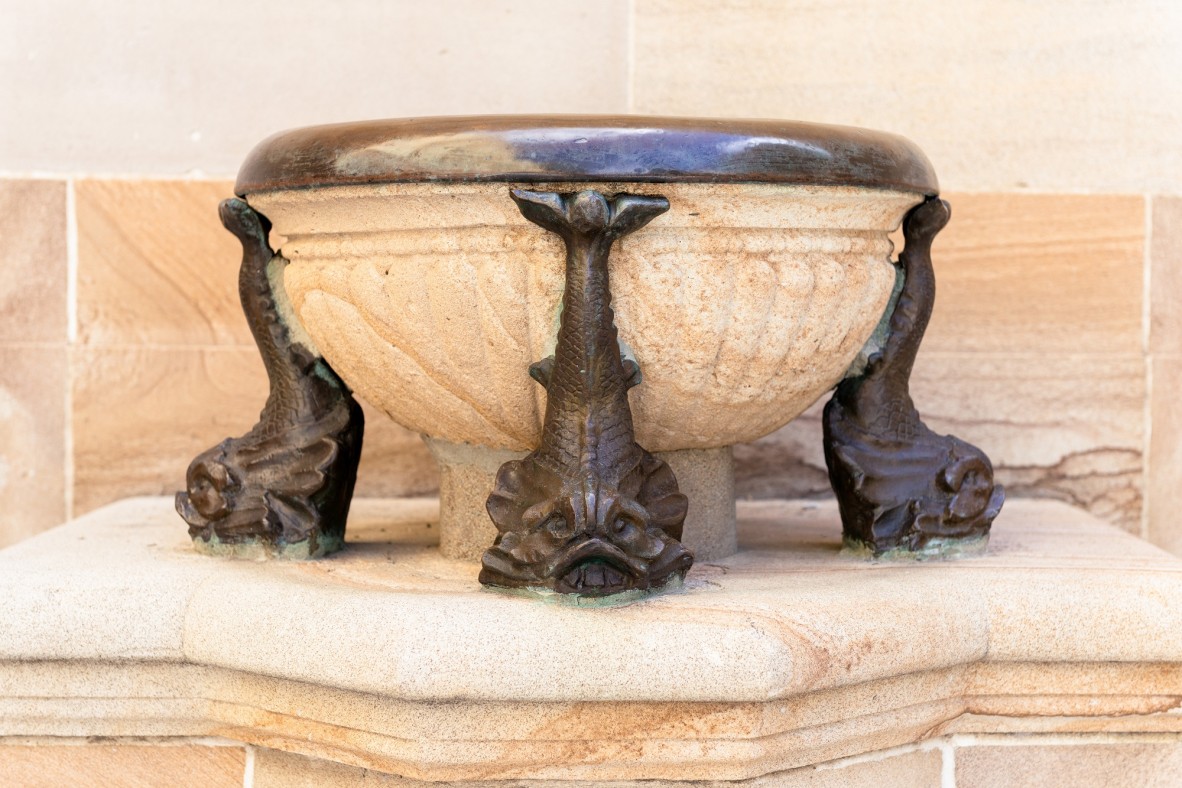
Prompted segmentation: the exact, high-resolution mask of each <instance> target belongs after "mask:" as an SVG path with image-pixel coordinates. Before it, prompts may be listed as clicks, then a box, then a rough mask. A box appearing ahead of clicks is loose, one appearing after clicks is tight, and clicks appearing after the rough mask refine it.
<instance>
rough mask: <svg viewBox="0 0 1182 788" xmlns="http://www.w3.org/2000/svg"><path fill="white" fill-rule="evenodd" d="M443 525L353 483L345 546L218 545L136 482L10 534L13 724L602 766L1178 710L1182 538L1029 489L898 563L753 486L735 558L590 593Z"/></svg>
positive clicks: (457, 766) (340, 759)
mask: <svg viewBox="0 0 1182 788" xmlns="http://www.w3.org/2000/svg"><path fill="white" fill-rule="evenodd" d="M438 532H439V528H438V502H437V501H434V500H403V501H372V500H359V501H357V502H356V504H355V506H354V512H353V515H352V522H351V524H350V530H349V545H348V549H347V550H345V551H344V552H343V553H341V554H339V555H337V556H333V557H331V558H328V559H326V560H323V561H319V562H314V563H309V564H288V563H278V562H251V561H243V560H229V559H215V558H210V557H207V556H202V555H198V554H196V553H195V552H193V550H192V548H191V546H190V545H189V543H188V537H187V534H186V530H185V528H184V525H183V524H182V523H181V522H180V521H179V520H178V519H177V518H176V515H175V513H173V512H172V510H171V501H169V500H167V499H132V500H128V501H123V502H120V503H118V504H115V505H112V506H110V507H107V508H105V509H103V510H100V511H97V512H94V513H92V514H90V515H88V516H86V517H83V518H81V519H79V520H76V521H74V522H72V523H69V524H67V525H65V526H62V527H60V528H58V529H55V530H53V531H50V532H47V533H45V534H42V535H40V536H38V537H35V538H33V539H30V540H28V541H26V542H23V543H20V544H18V545H15V546H13V547H11V548H9V549H7V550H5V551H3V552H0V593H2V594H3V597H4V599H5V600H6V603H5V605H4V606H2V607H0V737H3V738H4V739H5V743H6V742H8V741H13V740H16V739H21V740H23V739H25V738H36V739H37V740H38V741H43V740H45V739H46V738H50V739H62V740H66V739H86V738H88V737H112V738H116V739H139V738H145V737H149V738H150V737H165V738H168V737H174V738H175V737H190V738H191V737H219V740H228V741H232V742H241V743H245V744H247V745H249V746H251V747H263V748H268V749H272V750H281V751H284V752H288V753H293V754H295V755H299V756H307V757H311V758H317V759H322V760H327V761H332V762H335V763H338V764H344V765H346V766H348V767H356V768H360V769H367V770H370V771H371V772H377V773H380V774H385V775H398V776H400V777H402V778H406V779H408V780H426V781H454V782H462V781H481V780H484V781H494V782H495V781H514V780H527V779H533V780H542V781H550V782H563V781H572V782H573V781H584V783H587V784H603V783H608V784H610V781H632V780H663V781H673V782H676V781H690V780H699V781H711V780H715V781H717V780H760V778H763V777H767V776H769V775H777V774H779V773H782V772H787V771H789V770H792V769H798V768H801V767H806V766H810V765H812V764H822V763H827V762H832V761H834V760H836V759H843V758H844V759H848V758H854V759H857V758H860V757H863V756H865V757H867V758H869V757H871V756H870V755H869V754H871V753H884V752H887V753H889V752H893V751H894V750H893V749H892V748H907V747H911V746H913V745H916V744H917V743H919V746H937V745H938V743H939V742H940V741H945V740H949V741H955V740H965V741H970V742H971V741H975V739H974V738H973V737H997V736H1005V735H1021V736H1026V737H1030V736H1036V737H1037V736H1044V737H1047V736H1054V737H1060V738H1070V737H1074V736H1081V737H1083V736H1098V735H1100V734H1103V735H1106V736H1107V735H1111V736H1114V737H1116V736H1135V737H1140V738H1137V739H1136V741H1141V742H1149V743H1152V742H1153V741H1156V739H1153V738H1152V737H1155V736H1156V737H1166V738H1164V739H1163V741H1166V740H1169V741H1174V739H1173V738H1172V737H1173V734H1176V733H1178V732H1180V731H1182V715H1179V714H1178V713H1177V709H1178V707H1179V706H1180V705H1182V561H1179V559H1177V558H1175V557H1172V556H1170V555H1169V554H1167V553H1165V552H1163V551H1161V550H1158V549H1157V548H1155V547H1152V546H1151V545H1148V544H1146V543H1144V542H1142V541H1140V540H1138V539H1136V538H1134V537H1132V536H1130V535H1128V534H1126V533H1123V532H1121V531H1119V530H1117V529H1115V528H1112V527H1110V526H1107V525H1104V524H1102V523H1100V522H1098V521H1096V520H1094V519H1092V518H1091V517H1089V516H1088V515H1086V514H1084V513H1081V512H1079V511H1077V510H1075V509H1072V508H1070V507H1067V506H1065V505H1062V504H1058V503H1051V502H1036V501H1021V500H1019V501H1014V502H1012V503H1011V504H1010V505H1008V506H1007V509H1006V511H1005V512H1004V513H1003V514H1002V516H1001V518H999V520H998V522H997V524H996V525H995V532H994V537H993V539H992V542H991V545H990V552H989V553H988V555H986V556H984V557H980V558H969V559H963V560H960V561H956V562H949V563H910V564H898V563H887V562H880V563H869V562H866V561H863V560H859V559H856V558H853V557H850V556H845V555H842V554H841V552H840V547H841V536H840V533H841V531H840V527H839V524H838V517H837V513H836V510H835V507H834V506H833V505H832V504H830V503H828V502H825V503H818V502H799V501H796V502H794V501H773V502H760V503H748V504H740V508H739V544H740V548H741V549H740V551H739V552H738V553H737V554H735V555H733V556H730V557H729V558H725V559H721V560H717V561H702V562H699V563H698V564H696V565H695V566H694V568H693V570H692V571H691V572H690V574H689V576H688V577H687V580H686V583H685V585H684V588H682V589H681V590H680V591H677V592H672V593H666V594H661V595H658V596H654V597H652V598H649V599H645V600H643V601H639V602H633V603H630V604H624V605H620V606H616V607H596V608H590V609H580V608H577V607H568V606H554V605H546V604H541V603H538V602H537V601H534V600H529V599H524V598H521V597H516V596H509V595H504V594H499V593H496V592H492V591H488V590H484V589H482V588H481V587H480V586H479V584H478V583H477V581H476V574H477V566H476V564H475V563H473V562H470V561H459V560H453V559H448V558H445V557H444V556H442V555H441V554H440V552H439V549H438V547H437V546H436V542H437V538H438V536H437V535H438ZM949 737H951V738H949ZM1145 737H1150V738H1145ZM1048 741H1049V740H1048ZM925 742H926V743H927V744H924V743H925ZM1062 743H1063V742H1062V741H1060V740H1059V739H1055V740H1054V741H1050V744H1054V745H1055V746H1059V745H1060V744H1062ZM940 746H942V745H940ZM260 752H261V751H260ZM981 752H982V753H984V750H982V751H981ZM1048 752H1050V753H1051V754H1049V755H1047V757H1048V758H1053V757H1058V756H1057V755H1055V754H1054V753H1055V752H1057V751H1054V752H1052V751H1051V750H1048ZM874 757H879V756H874ZM917 757H918V756H917ZM980 757H981V758H985V757H986V755H985V754H982V755H981V756H980ZM999 757H1000V756H999ZM920 760H922V759H920ZM978 760H980V759H978ZM978 767H979V764H977V763H976V762H970V761H969V760H966V761H965V765H964V768H965V769H966V770H970V769H974V768H978ZM960 768H961V766H960V761H959V760H958V761H957V763H956V769H957V771H958V773H959V771H960ZM979 768H986V767H983V766H982V767H979ZM769 780H771V778H769ZM764 782H765V781H761V782H759V784H764ZM543 784H545V783H543ZM766 784H769V785H770V784H775V782H774V780H771V781H770V782H767V783H766ZM809 784H811V783H809ZM916 784H921V783H916ZM922 784H929V783H927V782H924V783H922Z"/></svg>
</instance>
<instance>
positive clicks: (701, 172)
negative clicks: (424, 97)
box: [235, 115, 939, 196]
mask: <svg viewBox="0 0 1182 788" xmlns="http://www.w3.org/2000/svg"><path fill="white" fill-rule="evenodd" d="M564 181H572V182H600V183H602V182H626V183H627V182H631V183H671V182H676V183H773V184H792V185H800V184H808V185H817V186H853V187H862V188H872V189H889V190H897V191H904V192H915V193H918V194H923V195H934V194H936V193H938V191H939V184H938V182H937V180H936V174H935V172H934V170H933V169H932V165H931V163H930V162H929V161H928V160H927V157H926V156H924V154H923V151H921V150H920V149H919V148H918V147H917V146H916V145H915V144H914V143H912V142H911V141H909V140H907V139H904V138H903V137H900V136H897V135H895V134H888V133H885V132H881V131H870V130H867V129H858V128H853V127H849V126H827V125H821V124H816V123H803V122H799V121H783V120H735V119H729V118H728V119H723V118H668V117H647V116H641V115H484V116H479V115H477V116H465V117H459V116H457V117H428V118H404V119H398V120H374V121H363V122H360V123H340V124H333V125H327V126H309V127H306V128H301V129H294V130H291V131H283V132H280V133H278V134H275V135H274V136H272V137H269V138H268V139H266V140H263V141H262V142H261V143H259V144H258V145H257V146H256V147H255V148H254V150H252V151H251V152H250V154H249V155H248V156H247V158H246V161H245V163H243V165H242V169H241V170H239V172H238V182H237V184H236V185H235V191H236V192H237V193H238V194H239V195H240V196H248V195H250V194H253V193H256V192H263V191H275V190H284V189H306V188H312V187H324V186H344V185H359V184H382V183H473V182H494V183H495V182H505V183H518V184H529V183H558V182H564Z"/></svg>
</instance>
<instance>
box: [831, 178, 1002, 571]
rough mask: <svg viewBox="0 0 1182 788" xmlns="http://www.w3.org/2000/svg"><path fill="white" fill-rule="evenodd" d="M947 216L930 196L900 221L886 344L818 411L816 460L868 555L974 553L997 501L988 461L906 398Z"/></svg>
mask: <svg viewBox="0 0 1182 788" xmlns="http://www.w3.org/2000/svg"><path fill="white" fill-rule="evenodd" d="M950 215H951V212H950V209H949V207H948V203H947V202H945V201H944V200H940V199H937V198H930V199H928V200H926V201H924V202H923V203H921V204H920V205H918V206H916V207H915V208H913V209H912V210H911V212H910V213H909V214H908V215H907V218H906V219H905V220H904V222H903V234H904V237H905V239H906V246H905V247H904V249H903V252H902V254H901V255H900V256H899V265H900V266H901V267H902V269H903V277H904V280H903V289H902V292H901V293H900V294H899V299H898V302H897V303H896V305H895V308H894V311H893V312H892V313H891V316H890V334H889V335H888V336H887V339H886V343H885V346H884V347H883V349H882V351H881V352H879V353H876V354H875V355H874V356H872V357H871V358H870V361H869V363H868V364H867V367H866V370H865V371H864V372H863V373H862V374H861V375H858V376H856V377H852V378H847V379H846V380H843V381H842V382H841V383H840V384H839V385H838V387H837V391H836V392H835V393H834V395H833V398H832V399H831V400H830V401H829V402H828V404H826V406H825V415H824V430H825V462H826V464H827V465H828V466H829V479H830V482H831V483H832V484H833V490H834V492H835V493H836V494H837V501H838V504H839V506H840V509H841V519H842V527H843V530H844V535H845V540H846V544H847V545H850V546H853V547H860V548H868V549H869V550H870V551H871V552H872V553H873V554H874V555H882V554H883V553H888V552H891V551H896V550H898V551H902V552H927V553H929V554H932V555H940V554H948V553H955V552H960V551H972V550H973V549H974V548H978V547H979V548H983V547H984V544H985V540H986V539H987V538H988V534H989V527H990V524H991V523H992V522H993V519H994V518H995V517H997V514H998V512H999V511H1001V507H1002V503H1003V502H1004V501H1005V492H1004V490H1003V489H1002V487H1001V485H998V484H994V482H993V466H992V465H991V464H990V462H989V458H988V457H986V456H985V454H984V453H983V452H982V451H981V450H980V449H978V448H977V447H975V446H972V445H970V444H968V443H966V442H964V441H962V440H960V439H959V438H956V437H953V436H951V435H938V434H936V433H935V432H933V431H932V430H931V429H929V428H928V426H927V425H926V424H924V423H923V421H922V420H921V419H920V417H919V413H918V412H917V411H916V409H915V405H914V403H913V402H912V400H911V393H910V378H911V369H912V367H913V366H914V364H915V357H916V354H917V353H918V352H919V345H920V342H921V341H922V339H923V334H924V330H925V329H926V328H927V324H928V319H929V318H930V317H931V314H932V305H933V303H934V301H935V297H936V279H935V274H934V272H933V270H932V258H931V249H932V240H933V239H934V238H935V236H936V234H937V233H938V232H940V230H942V229H943V228H944V225H946V224H947V223H948V219H949V217H950Z"/></svg>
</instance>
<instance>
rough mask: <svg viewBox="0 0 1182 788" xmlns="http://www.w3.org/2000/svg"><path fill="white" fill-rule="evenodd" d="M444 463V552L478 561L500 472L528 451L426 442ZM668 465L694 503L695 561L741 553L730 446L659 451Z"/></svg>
mask: <svg viewBox="0 0 1182 788" xmlns="http://www.w3.org/2000/svg"><path fill="white" fill-rule="evenodd" d="M424 440H425V441H426V442H427V447H428V448H429V449H430V450H431V453H432V454H433V455H434V456H435V460H436V461H437V462H438V463H439V470H440V481H439V508H440V520H439V529H440V534H439V549H440V551H441V552H442V553H443V554H444V555H445V556H447V557H448V558H459V559H462V560H465V561H479V560H480V557H481V556H482V555H483V554H484V551H485V550H487V549H488V548H489V547H490V546H492V543H493V540H494V539H495V538H496V536H497V529H496V526H494V525H493V523H492V520H490V519H489V516H488V512H487V511H486V510H485V508H484V504H485V501H487V500H488V494H489V492H490V491H491V490H492V488H493V483H494V480H495V479H496V475H497V470H498V469H500V467H501V465H503V464H504V463H506V462H509V461H510V460H518V459H521V458H522V457H524V456H525V455H526V454H527V453H528V452H516V451H506V450H504V449H490V448H488V447H485V446H473V445H472V444H467V443H450V442H448V441H444V440H439V439H437V438H424ZM654 454H656V456H657V457H659V458H660V459H662V460H664V461H665V462H667V463H669V467H670V468H672V469H673V474H674V475H675V476H676V477H677V486H678V487H679V488H680V489H681V491H682V492H683V493H685V495H686V497H687V498H689V513H688V514H687V515H686V518H685V530H684V532H683V537H682V540H681V541H682V543H683V544H684V545H685V546H686V547H688V548H689V549H690V550H692V551H693V553H694V560H695V561H699V562H700V561H716V560H718V559H720V558H725V557H727V556H728V555H733V554H734V553H735V552H736V551H737V550H738V541H737V539H736V537H735V472H734V461H733V457H732V452H731V447H730V446H723V447H721V448H716V449H683V450H680V451H665V452H654Z"/></svg>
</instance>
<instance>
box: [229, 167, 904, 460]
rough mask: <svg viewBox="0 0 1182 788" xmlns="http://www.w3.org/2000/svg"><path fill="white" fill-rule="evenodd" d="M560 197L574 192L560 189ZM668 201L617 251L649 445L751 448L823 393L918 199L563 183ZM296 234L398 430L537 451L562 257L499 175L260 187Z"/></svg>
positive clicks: (846, 356) (300, 254)
mask: <svg viewBox="0 0 1182 788" xmlns="http://www.w3.org/2000/svg"><path fill="white" fill-rule="evenodd" d="M558 188H559V189H562V188H563V187H558ZM566 188H567V189H569V190H577V189H578V188H597V189H598V190H600V191H603V192H604V193H608V194H611V193H613V192H615V191H630V192H634V193H650V194H664V195H665V196H666V197H668V198H669V200H670V202H671V203H672V206H673V207H672V209H671V210H670V212H669V213H668V214H666V215H665V216H662V217H659V218H658V219H657V220H655V221H654V222H653V223H652V224H651V225H649V227H647V228H645V229H643V230H641V231H639V232H638V233H637V234H636V235H634V236H629V237H628V238H625V239H624V240H623V241H622V242H620V243H619V244H618V245H617V246H616V248H615V249H614V251H613V253H612V262H611V266H612V268H611V277H612V291H613V298H614V301H613V305H614V307H615V312H616V323H617V325H618V327H619V331H620V339H621V342H622V344H623V345H624V347H625V352H626V353H627V354H628V355H631V356H633V357H635V358H636V360H637V362H638V363H639V364H640V367H641V370H642V373H643V375H644V382H643V384H642V385H641V386H638V387H637V388H635V389H633V390H632V393H631V402H632V408H633V414H634V417H635V422H636V430H637V440H638V442H639V443H640V444H641V445H643V446H645V447H646V448H648V449H650V450H653V451H664V450H672V449H684V448H708V447H714V446H724V445H728V444H732V443H737V442H742V441H749V440H754V439H756V438H759V437H761V436H763V435H766V434H768V433H769V432H772V431H773V430H775V429H777V428H778V427H780V426H782V425H783V424H785V423H787V422H788V421H790V420H791V419H792V418H794V417H795V416H797V415H798V414H799V413H801V412H802V411H803V410H804V409H805V408H807V407H808V406H809V405H811V404H812V403H813V402H814V401H816V399H817V398H818V397H820V396H821V395H823V394H824V393H825V392H826V391H827V390H828V389H829V388H831V387H832V386H833V385H834V384H835V383H836V382H837V381H838V380H839V379H840V378H841V377H842V375H843V374H844V372H845V370H846V369H847V368H848V366H849V364H850V362H851V361H852V360H853V359H854V357H855V355H856V354H857V353H858V351H859V350H860V349H861V348H862V346H863V345H864V344H865V342H866V339H867V338H868V337H869V336H870V333H871V332H872V331H873V329H874V327H875V325H876V324H877V323H878V321H879V318H880V317H881V315H882V313H883V310H884V309H885V306H886V303H887V300H888V298H889V296H890V292H891V288H892V285H893V283H894V269H893V267H892V266H891V265H890V263H889V257H890V252H891V244H890V241H889V240H888V238H887V234H888V233H889V232H890V231H891V230H893V229H894V228H895V227H896V226H897V225H898V223H899V221H900V220H901V218H902V216H903V214H904V213H905V212H906V211H907V209H908V208H910V207H911V206H912V205H914V204H916V203H918V202H919V201H920V199H921V197H920V196H919V195H912V194H905V193H898V192H884V191H871V190H861V189H842V188H815V187H777V186H767V185H755V184H751V185H743V184H740V185H726V186H718V185H705V184H617V185H611V184H608V185H603V184H599V185H593V186H588V185H587V184H571V185H569V186H568V187H566ZM250 202H251V204H252V205H254V206H255V207H256V208H258V209H259V210H261V211H262V212H263V213H264V214H266V215H267V216H268V217H269V218H270V219H271V220H272V222H274V225H275V230H276V232H278V233H280V234H282V235H284V236H286V237H287V242H286V243H285V244H284V245H283V251H284V254H285V255H286V256H287V257H288V258H289V259H290V260H291V261H292V264H291V265H290V266H289V267H288V268H287V271H286V274H285V286H286V288H287V291H288V293H289V295H290V296H291V299H292V302H293V304H294V306H295V309H296V312H297V314H298V315H299V317H300V319H301V320H302V321H303V323H304V325H305V327H306V328H307V330H308V333H309V334H310V335H311V337H312V339H313V340H314V341H315V342H316V343H317V345H318V346H319V349H320V350H321V352H323V353H324V355H325V357H326V358H327V359H328V360H329V362H330V363H331V364H332V366H333V368H334V369H335V370H336V371H337V373H338V374H340V375H341V376H342V377H343V378H344V379H345V380H346V381H347V382H348V383H349V385H351V386H352V387H353V388H354V389H355V390H356V391H357V393H358V394H359V395H360V396H362V397H363V398H365V399H366V400H367V401H369V402H371V403H372V404H374V405H377V406H378V407H380V408H381V409H382V410H384V411H385V412H386V413H388V414H389V415H390V417H391V418H393V419H394V420H395V421H397V422H398V423H400V424H402V425H404V426H406V427H408V428H410V429H413V430H417V431H419V432H422V433H424V434H427V435H430V436H433V437H437V438H442V439H444V440H448V441H452V442H465V443H474V444H481V445H486V446H492V447H498V448H507V449H518V450H525V449H531V448H533V447H534V446H536V444H537V441H538V438H539V435H540V428H541V417H542V413H543V410H544V406H545V399H544V397H545V393H544V391H543V390H542V388H541V387H540V386H538V385H537V384H536V383H534V382H533V381H532V380H531V379H530V378H529V376H528V374H527V367H528V366H529V364H531V363H532V362H534V361H536V360H538V359H540V358H542V357H544V356H546V355H549V354H550V353H551V352H552V350H553V346H554V341H555V335H556V332H557V327H558V309H559V304H560V300H561V295H562V266H563V250H562V247H561V244H560V243H559V241H558V240H557V238H556V237H554V236H553V235H551V234H549V233H545V232H544V231H542V230H540V229H539V228H536V227H534V226H533V225H529V224H528V223H526V222H525V220H524V219H523V218H522V217H521V215H520V214H519V213H518V212H517V210H516V207H515V206H514V205H513V204H512V201H511V200H510V199H509V197H508V186H507V185H505V184H463V185H456V184H452V185H431V184H411V185H392V186H370V187H337V188H333V189H320V190H311V191H304V192H274V193H268V194H259V195H252V196H251V198H250Z"/></svg>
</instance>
